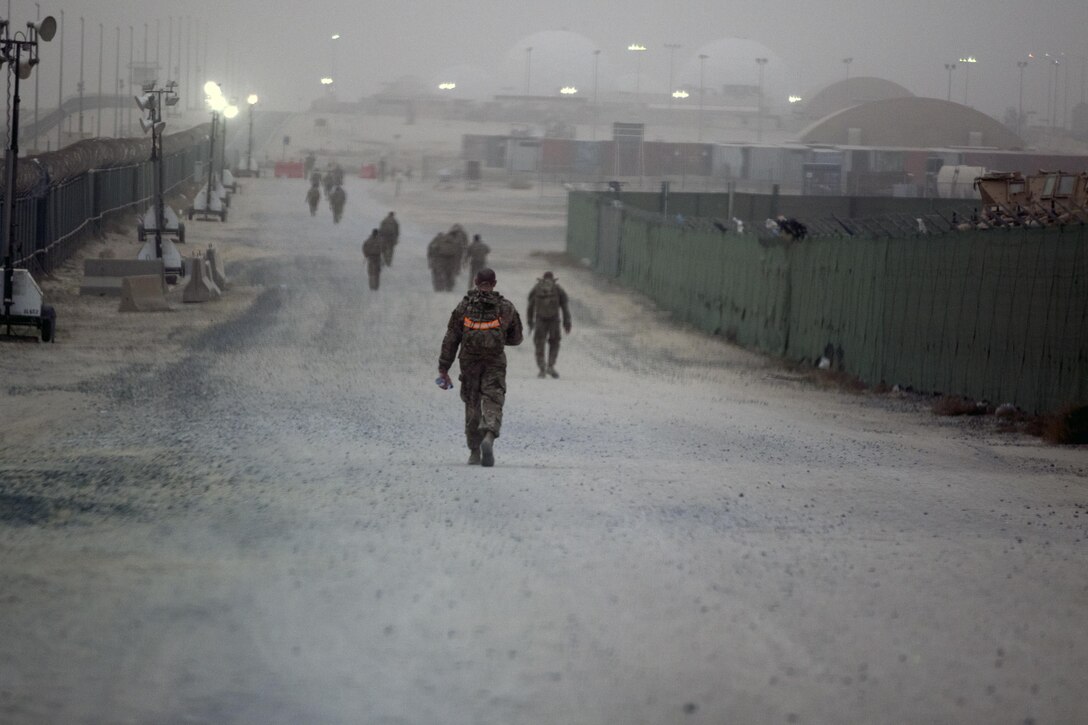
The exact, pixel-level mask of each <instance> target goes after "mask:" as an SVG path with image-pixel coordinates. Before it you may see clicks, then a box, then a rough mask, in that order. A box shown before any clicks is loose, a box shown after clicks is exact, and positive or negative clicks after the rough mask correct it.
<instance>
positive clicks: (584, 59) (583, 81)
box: [500, 30, 600, 96]
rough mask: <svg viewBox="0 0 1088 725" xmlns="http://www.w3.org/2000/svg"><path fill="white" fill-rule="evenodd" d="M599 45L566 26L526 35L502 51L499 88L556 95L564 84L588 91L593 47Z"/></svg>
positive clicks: (596, 47)
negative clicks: (505, 52) (504, 51)
mask: <svg viewBox="0 0 1088 725" xmlns="http://www.w3.org/2000/svg"><path fill="white" fill-rule="evenodd" d="M599 48H600V46H598V45H597V44H595V43H594V42H593V41H592V40H590V39H589V38H587V37H585V36H584V35H580V34H579V33H574V32H571V31H569V30H545V31H541V32H539V33H533V34H532V35H527V36H525V37H524V38H522V39H521V40H519V41H518V42H517V43H515V44H514V45H513V46H512V47H511V48H510V50H509V51H508V52H507V54H506V61H505V62H504V64H503V69H504V71H503V75H502V79H501V87H500V92H501V93H508V94H512V95H526V94H527V95H532V96H558V95H559V91H560V89H561V88H564V87H567V86H573V87H575V88H577V89H579V92H580V93H587V92H591V89H592V87H593V82H594V78H593V66H594V60H595V56H594V51H595V50H598V49H599ZM598 82H600V79H598ZM527 84H528V88H527V87H526V85H527Z"/></svg>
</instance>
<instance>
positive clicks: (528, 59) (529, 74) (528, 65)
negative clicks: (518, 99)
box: [525, 45, 533, 96]
mask: <svg viewBox="0 0 1088 725" xmlns="http://www.w3.org/2000/svg"><path fill="white" fill-rule="evenodd" d="M532 79H533V46H531V45H530V46H528V47H527V48H526V49H525V95H526V96H528V95H529V89H530V88H532V85H531V81H532Z"/></svg>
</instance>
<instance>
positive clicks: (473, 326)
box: [465, 317, 500, 330]
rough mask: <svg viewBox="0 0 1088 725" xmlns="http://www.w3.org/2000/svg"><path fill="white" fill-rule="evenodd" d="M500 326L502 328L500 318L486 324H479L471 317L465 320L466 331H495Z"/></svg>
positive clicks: (485, 322)
mask: <svg viewBox="0 0 1088 725" xmlns="http://www.w3.org/2000/svg"><path fill="white" fill-rule="evenodd" d="M499 326H500V323H499V320H498V318H495V319H494V320H487V321H484V322H477V321H476V320H473V319H472V318H470V317H466V318H465V329H466V330H494V329H495V328H497V327H499Z"/></svg>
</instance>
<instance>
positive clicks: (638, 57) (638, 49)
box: [627, 43, 646, 103]
mask: <svg viewBox="0 0 1088 725" xmlns="http://www.w3.org/2000/svg"><path fill="white" fill-rule="evenodd" d="M627 50H629V51H631V52H633V53H634V54H635V102H636V103H637V102H638V100H639V97H640V95H641V94H640V93H639V91H640V90H641V89H640V86H641V83H642V53H644V52H645V51H646V46H645V45H642V44H640V43H631V44H630V45H629V46H627Z"/></svg>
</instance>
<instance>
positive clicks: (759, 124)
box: [756, 58, 767, 142]
mask: <svg viewBox="0 0 1088 725" xmlns="http://www.w3.org/2000/svg"><path fill="white" fill-rule="evenodd" d="M756 65H758V66H759V107H758V108H757V109H756V142H762V141H763V68H764V66H766V65H767V59H766V58H756Z"/></svg>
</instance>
